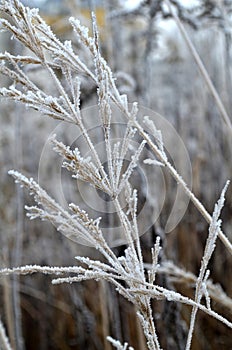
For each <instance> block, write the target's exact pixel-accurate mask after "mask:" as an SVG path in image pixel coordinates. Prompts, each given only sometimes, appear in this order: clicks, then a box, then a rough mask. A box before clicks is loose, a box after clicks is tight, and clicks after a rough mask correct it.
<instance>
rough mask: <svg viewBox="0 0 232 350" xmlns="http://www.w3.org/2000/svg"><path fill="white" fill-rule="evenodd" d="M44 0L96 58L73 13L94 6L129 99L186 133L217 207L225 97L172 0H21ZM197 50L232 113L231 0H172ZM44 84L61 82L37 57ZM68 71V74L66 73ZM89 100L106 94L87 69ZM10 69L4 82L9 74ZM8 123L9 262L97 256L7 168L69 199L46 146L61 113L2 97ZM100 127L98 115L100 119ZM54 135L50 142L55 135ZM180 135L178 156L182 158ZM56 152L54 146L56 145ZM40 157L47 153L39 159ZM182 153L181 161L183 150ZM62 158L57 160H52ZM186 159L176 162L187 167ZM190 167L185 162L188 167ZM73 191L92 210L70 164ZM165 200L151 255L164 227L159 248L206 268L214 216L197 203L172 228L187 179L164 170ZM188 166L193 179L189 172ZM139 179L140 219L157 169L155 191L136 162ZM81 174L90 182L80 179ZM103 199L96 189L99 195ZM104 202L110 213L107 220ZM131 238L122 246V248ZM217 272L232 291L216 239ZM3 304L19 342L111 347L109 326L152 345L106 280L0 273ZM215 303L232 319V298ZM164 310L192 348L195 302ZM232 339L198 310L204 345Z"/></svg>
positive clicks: (61, 33) (3, 231) (169, 328)
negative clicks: (59, 225) (56, 280)
mask: <svg viewBox="0 0 232 350" xmlns="http://www.w3.org/2000/svg"><path fill="white" fill-rule="evenodd" d="M22 2H23V3H24V4H25V5H27V6H30V7H39V8H40V14H41V16H42V17H43V18H44V19H45V20H46V21H47V23H48V24H49V25H50V26H51V28H52V29H53V31H54V32H55V33H56V35H57V36H58V37H59V38H60V39H61V40H73V43H74V46H75V49H76V50H77V51H78V53H79V54H80V56H81V57H82V58H83V59H86V63H87V65H88V66H90V67H93V62H91V61H89V62H88V60H89V58H88V56H87V53H86V52H85V50H84V49H83V47H81V46H80V44H79V42H78V41H77V39H76V37H75V35H74V34H73V32H72V28H71V25H70V24H69V22H68V18H69V17H70V16H73V17H77V18H79V19H80V20H81V22H82V24H84V25H86V26H88V27H89V28H90V31H91V11H95V13H96V16H97V22H98V27H99V32H100V40H101V51H102V54H103V56H104V57H105V58H106V60H107V61H108V63H109V65H110V66H111V68H112V70H113V72H114V74H115V77H116V78H117V86H118V87H119V90H120V93H126V94H128V99H129V101H130V102H133V101H138V102H139V104H140V105H141V106H143V107H145V108H149V109H150V110H152V111H153V112H155V113H158V114H160V115H162V116H163V117H164V118H165V119H166V120H167V121H168V122H169V123H170V124H171V125H172V126H173V127H174V128H175V130H176V132H177V134H178V135H179V137H180V138H181V139H182V140H183V143H184V146H185V148H186V151H187V154H188V156H189V158H190V161H191V170H192V188H193V192H194V193H195V195H196V196H197V197H198V198H199V199H200V200H201V201H202V203H203V204H204V206H205V207H206V209H207V210H208V211H209V212H212V211H213V208H214V204H215V202H216V201H217V199H218V197H219V195H220V192H221V190H222V187H223V186H224V184H225V182H226V180H227V179H231V173H232V159H231V154H232V153H231V151H232V142H231V132H230V131H229V130H228V127H227V126H226V125H225V123H224V122H223V120H222V118H221V116H220V112H219V110H218V108H217V106H216V104H215V101H214V99H213V97H212V95H211V93H210V91H209V90H208V88H207V86H206V84H205V81H204V79H203V77H202V75H201V74H200V73H199V69H198V67H197V66H196V63H195V61H194V59H193V57H192V54H191V52H190V51H189V49H188V47H187V46H186V43H185V41H184V39H183V37H182V35H181V33H180V31H179V29H178V28H177V26H176V23H175V21H174V20H173V19H172V17H171V16H170V13H169V11H168V8H167V6H166V5H165V4H164V2H163V1H161V0H160V1H157V0H156V1H154V0H147V1H119V0H112V1H107V0H105V1H104V0H102V1H100V0H99V1H97V0H89V1H78V0H62V1H61V0H60V1H59V0H40V1H39V0H30V1H26V0H25V1H22ZM172 3H173V4H174V8H175V11H176V13H178V15H179V17H180V19H181V21H182V23H183V24H184V26H185V29H186V30H187V32H188V34H189V36H190V38H191V40H192V42H193V43H194V45H195V47H196V49H197V52H198V53H199V55H200V57H201V58H202V60H203V63H204V65H205V67H206V69H207V71H208V73H209V75H210V77H211V79H212V82H213V84H214V86H215V87H216V89H217V91H218V92H219V95H220V97H221V99H222V101H223V104H224V106H225V108H226V110H227V112H228V114H229V116H230V117H231V106H232V98H231V87H232V80H231V78H232V61H231V57H232V51H231V50H232V48H231V40H232V36H231V34H232V2H231V1H230V0H220V1H219V0H218V1H217V0H207V1H184V0H182V1H181V0H177V1H172ZM11 39H12V38H11V37H10V35H8V34H7V33H0V48H1V51H2V52H4V51H5V50H7V51H9V52H11V53H14V54H25V51H24V50H25V49H23V48H22V47H21V45H20V44H18V43H17V42H16V41H14V40H11ZM29 74H30V75H31V76H33V80H34V81H36V82H37V83H38V84H39V85H40V86H41V87H44V88H45V89H46V90H49V91H50V93H51V94H52V91H53V89H54V87H53V85H52V83H51V84H49V80H48V79H47V76H46V74H45V73H42V74H41V71H39V70H38V69H37V70H35V71H32V72H31V71H30V72H29ZM60 78H61V79H62V77H60ZM82 80H83V81H82V94H81V106H82V108H83V109H86V110H88V107H91V106H93V105H95V104H96V103H97V100H96V87H95V86H94V85H93V84H92V83H91V82H90V81H88V79H87V78H83V79H82ZM8 84H9V82H8V81H7V78H5V77H1V83H0V85H1V86H5V85H8ZM0 113H1V128H0V186H1V188H0V220H1V225H0V246H1V250H0V263H1V267H4V266H16V265H17V266H18V265H23V264H40V265H58V266H68V265H74V264H76V262H75V259H74V257H75V256H77V255H88V256H89V257H92V258H99V259H100V257H99V256H98V253H96V251H95V250H94V249H93V248H90V247H86V246H84V245H81V244H77V243H73V242H71V241H68V240H67V239H66V238H64V237H63V236H62V235H61V234H60V233H58V232H56V230H55V228H54V227H53V226H52V225H51V224H49V223H46V222H42V223H41V222H39V221H33V222H31V221H29V220H28V219H27V218H26V216H25V210H24V205H25V204H26V203H27V204H31V203H33V201H32V199H31V198H29V196H28V195H27V193H25V191H23V190H22V189H21V188H19V186H15V185H14V183H13V180H12V179H11V178H10V177H9V176H8V174H7V172H8V170H10V169H17V170H19V171H22V172H23V173H24V174H26V175H28V176H32V177H33V178H35V179H38V176H39V178H40V179H39V180H40V183H41V184H42V185H43V186H44V187H45V188H46V190H48V192H49V193H51V194H52V195H53V196H54V197H55V198H56V199H57V200H59V199H60V200H61V201H62V198H61V195H60V193H59V191H58V189H59V188H60V187H59V185H58V183H56V181H54V179H56V176H57V166H56V165H55V164H58V165H59V166H58V168H59V167H60V163H59V162H60V160H59V158H58V157H57V156H56V155H53V154H52V152H49V151H47V146H46V145H47V139H48V136H49V135H50V134H51V133H54V130H55V131H57V133H58V134H59V135H61V139H62V141H63V142H64V143H65V142H67V143H68V141H69V137H68V136H67V135H69V134H68V130H67V129H65V130H66V131H65V132H64V129H63V124H59V125H58V123H57V122H56V121H54V120H49V119H47V118H44V117H41V116H40V115H39V113H36V112H34V111H32V110H26V109H25V108H24V106H21V105H18V104H17V105H16V104H14V103H12V102H9V101H5V100H1V105H0ZM90 127H91V125H90ZM45 146H46V147H45ZM178 151H179V150H178V147H175V143H174V144H173V150H172V157H174V158H175V164H178V165H180V169H181V166H182V165H183V168H184V166H185V165H184V164H182V162H183V159H182V158H181V157H180V155H179V153H178ZM46 152H47V153H46ZM41 157H42V160H41ZM176 159H178V161H176ZM53 164H54V166H53ZM177 168H178V167H177ZM180 172H181V171H180ZM61 179H62V189H63V193H64V194H63V196H64V197H65V199H66V200H67V201H69V200H70V199H72V198H74V199H72V200H76V203H78V204H79V205H80V206H81V207H83V208H84V209H86V210H87V211H88V209H89V208H88V202H86V201H85V200H83V198H81V195H80V193H79V191H77V189H76V185H75V184H74V185H73V183H72V180H70V176H69V174H68V176H67V174H66V173H65V172H62V173H61ZM163 179H164V181H165V188H166V192H165V200H164V204H163V206H162V211H161V213H160V216H159V218H158V220H156V222H154V223H153V225H151V226H150V227H149V229H148V231H147V232H146V233H145V234H144V235H143V236H142V237H141V241H142V246H143V250H144V260H145V261H146V262H147V263H149V262H150V253H149V252H150V248H151V247H152V246H153V244H154V242H155V238H156V235H157V234H160V235H161V237H162V244H163V253H162V257H161V259H164V260H166V259H170V260H172V261H174V263H175V264H176V265H177V266H180V267H182V268H184V269H186V270H188V271H191V272H192V273H194V274H196V275H197V274H198V271H199V267H200V261H201V257H202V254H203V249H204V244H205V240H206V237H207V230H208V225H207V223H206V222H205V220H204V219H203V218H202V217H201V215H200V214H199V213H198V211H197V210H196V209H195V208H194V207H193V205H192V204H191V203H190V204H189V206H188V209H187V211H186V214H185V216H184V217H183V219H182V220H181V222H180V223H179V224H178V225H177V226H176V227H175V229H173V230H172V231H171V232H170V233H168V234H165V233H164V227H165V225H166V222H167V219H168V217H169V215H170V211H171V209H172V206H173V203H174V200H175V196H176V192H177V185H176V184H175V183H174V181H173V180H172V179H171V177H170V175H169V174H168V173H166V172H165V171H164V172H163ZM190 180H191V179H190V178H189V179H188V178H187V179H186V181H188V182H190V183H191V181H190ZM133 181H134V182H133V184H134V186H135V187H136V188H138V189H140V197H139V206H140V208H139V210H142V209H141V208H143V207H144V206H145V204H146V203H147V207H146V210H144V211H143V214H142V216H140V219H141V220H143V221H144V222H146V221H147V220H149V218H150V216H151V215H153V214H154V211H155V210H156V209H157V208H156V204H157V203H158V202H159V196H160V193H159V179H157V178H156V174H155V172H153V171H152V170H151V171H150V172H149V174H148V175H147V178H146V181H147V182H150V183H151V184H152V187H154V188H156V191H154V193H153V192H152V198H151V195H149V194H151V193H149V191H147V189H146V188H143V187H142V186H141V176H140V175H139V173H137V175H136V174H135V177H134V180H133ZM80 186H81V185H80ZM231 195H232V190H231V186H230V188H229V190H228V193H227V201H226V204H225V207H224V209H223V212H222V219H223V225H222V227H223V230H224V232H226V234H227V235H228V237H229V239H230V240H231V239H232V233H231V227H232V226H231V224H232V216H231V214H232V201H231ZM96 200H97V199H96ZM108 222H109V218H108V216H107V214H106V216H105V217H103V223H104V224H105V225H106V227H107V223H108ZM124 249H125V247H124V246H119V247H116V248H114V250H115V253H116V254H118V255H120V254H122V253H123V250H124ZM210 270H211V278H212V279H213V281H214V282H215V283H219V284H220V285H221V287H222V288H223V290H224V291H225V292H226V293H227V295H228V296H230V297H232V279H231V275H232V258H231V256H230V254H229V253H228V252H227V251H226V248H225V247H224V246H223V244H222V243H221V242H220V241H218V242H217V248H216V251H215V254H214V256H213V258H212V260H211V262H210ZM157 278H158V281H157V282H158V283H159V284H161V285H163V286H165V287H167V288H175V289H176V290H177V291H180V292H181V293H183V294H184V295H187V296H190V297H194V290H193V288H192V286H191V285H188V284H186V283H174V282H172V281H171V280H170V279H169V278H168V277H167V276H165V275H159V276H158V277H157ZM0 295H1V300H2V302H1V305H0V309H1V310H0V311H1V315H2V319H3V321H4V324H5V325H6V328H7V332H8V335H9V337H10V340H11V343H12V346H13V348H14V349H18V350H24V349H25V350H27V349H33V350H45V349H51V350H53V349H54V350H55V349H56V350H59V349H62V350H66V349H67V350H68V349H76V350H80V349H81V350H83V349H89V350H100V349H105V350H109V349H111V346H110V345H109V344H108V343H107V342H106V340H105V338H106V336H107V335H111V336H112V337H114V338H117V339H119V340H122V341H127V342H128V343H129V344H130V345H131V346H134V348H135V349H136V350H140V349H141V350H143V349H146V343H145V339H144V337H143V333H142V330H141V328H140V325H139V323H138V322H137V320H136V317H135V310H134V307H133V306H132V305H130V304H129V303H127V302H126V301H125V300H124V299H122V298H121V297H120V296H118V295H117V293H116V292H115V291H114V289H113V288H112V287H111V286H110V285H109V284H106V283H105V282H98V283H97V282H93V281H91V282H84V283H80V284H75V285H59V286H52V285H51V278H50V277H46V276H40V275H32V276H26V277H25V276H23V277H20V278H19V277H17V276H16V277H13V278H7V277H5V278H1V280H0ZM213 308H214V309H215V310H216V311H218V312H219V313H221V314H223V315H225V316H226V317H228V318H229V319H230V320H231V319H232V315H231V313H232V305H231V304H230V307H227V308H225V307H222V306H221V305H220V303H213ZM153 309H154V315H155V320H156V325H157V329H158V334H159V337H160V340H161V346H162V347H163V348H165V349H170V350H172V349H173V350H175V349H184V347H185V340H186V334H187V330H188V323H189V318H190V312H191V309H190V308H188V307H187V306H180V305H176V304H174V303H170V302H162V303H161V302H159V303H157V302H154V303H153ZM230 348H232V340H231V332H230V330H229V329H227V328H226V327H225V326H224V325H222V324H221V323H219V322H217V321H215V320H213V319H212V318H210V317H206V315H204V314H202V313H200V312H199V314H198V316H197V323H196V330H195V333H194V338H193V346H192V349H194V350H197V349H198V350H201V349H202V350H203V349H204V350H211V349H212V350H214V349H215V350H216V349H221V350H224V349H230Z"/></svg>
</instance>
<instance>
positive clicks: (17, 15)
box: [0, 0, 232, 350]
mask: <svg viewBox="0 0 232 350" xmlns="http://www.w3.org/2000/svg"><path fill="white" fill-rule="evenodd" d="M0 10H1V11H3V12H4V13H5V14H6V15H7V16H8V19H1V26H2V28H4V29H6V30H8V31H10V32H11V34H12V35H13V37H14V38H15V39H17V40H19V41H20V42H21V43H22V44H23V45H24V46H25V47H27V49H29V50H30V51H31V52H32V55H31V56H30V55H29V54H28V55H27V56H14V55H12V54H11V53H9V52H5V53H3V54H1V55H0V60H1V66H0V71H1V73H2V74H5V75H6V76H8V77H9V78H10V79H11V80H12V85H11V86H10V87H7V88H2V89H1V90H0V94H1V96H3V97H5V98H10V99H12V100H14V101H17V102H21V103H23V104H25V105H26V106H27V107H29V108H32V109H34V110H38V111H39V112H40V113H41V114H42V115H46V116H48V117H50V118H54V119H57V120H62V121H65V122H68V123H72V124H75V125H77V126H78V127H79V129H80V131H81V133H82V135H83V137H84V139H85V141H86V144H87V145H88V148H89V151H90V154H91V158H90V157H89V158H85V157H83V155H82V154H81V151H80V149H78V148H76V149H74V150H72V149H71V148H70V147H69V146H67V145H65V144H63V143H62V142H61V141H60V140H57V139H56V136H55V135H54V137H53V138H52V139H51V143H52V145H53V148H54V150H55V152H57V153H58V154H59V155H60V156H62V157H63V158H64V162H63V167H65V168H66V169H67V170H68V171H70V172H71V174H72V176H73V177H74V178H77V179H80V180H82V181H85V182H88V183H89V184H90V185H91V186H93V187H94V188H96V189H97V190H100V191H102V192H103V193H106V194H107V195H108V196H110V197H111V200H112V202H113V204H114V206H115V209H116V212H117V214H118V219H119V220H120V223H121V226H122V228H123V234H124V237H125V239H126V242H127V245H128V247H127V249H126V250H125V253H124V255H123V256H120V257H117V256H116V255H115V253H114V251H113V250H112V249H111V248H110V246H109V244H108V243H107V241H106V239H105V237H104V235H103V232H102V228H101V218H100V217H99V218H95V219H92V218H90V217H89V216H88V214H87V213H86V212H85V211H83V210H82V209H81V208H80V207H79V206H78V205H77V204H74V203H70V204H69V210H66V209H64V208H63V207H62V206H61V205H60V204H58V203H57V202H56V201H55V200H54V199H53V198H51V196H50V195H49V194H48V193H47V192H46V191H45V190H44V189H42V188H41V187H40V186H39V185H38V184H37V183H36V182H35V181H34V180H33V179H32V178H30V179H28V178H26V177H25V176H24V175H22V174H20V173H19V172H18V171H15V170H11V171H9V174H10V175H12V176H13V177H14V178H15V181H16V182H17V183H19V184H20V185H21V186H23V187H25V188H26V189H27V190H28V191H29V193H30V194H31V195H33V196H34V199H35V201H36V203H37V204H36V205H35V206H31V207H28V206H26V210H27V211H28V213H27V216H28V217H29V218H30V219H35V218H40V219H42V220H48V221H50V222H52V223H53V224H54V225H55V226H56V227H57V230H59V231H60V232H62V233H63V234H64V235H65V236H66V237H68V238H70V239H72V240H74V241H79V240H80V238H81V239H82V240H83V241H84V242H86V243H88V244H90V245H91V246H94V247H95V248H96V249H97V250H98V251H99V252H100V253H101V254H102V256H103V257H104V262H103V261H98V260H93V259H90V258H88V257H76V260H77V261H78V263H79V265H77V266H70V267H50V266H48V267H47V266H36V265H34V266H24V267H16V268H12V269H2V270H1V271H0V273H1V275H6V274H11V273H19V274H30V273H34V272H40V273H44V274H53V275H57V277H56V278H54V279H53V281H52V282H53V284H60V283H73V282H80V281H84V280H89V279H95V280H99V279H102V280H106V281H108V282H110V283H111V284H113V285H114V286H115V288H116V290H117V291H118V293H120V294H121V295H122V296H124V297H125V298H126V299H127V300H128V301H129V302H131V303H132V304H134V305H135V307H136V310H137V316H138V318H139V320H140V322H141V325H142V327H143V331H144V334H145V337H146V341H147V347H148V349H150V350H151V349H152V350H158V349H161V346H160V343H159V337H158V334H157V330H156V326H155V322H154V318H153V313H152V308H151V299H155V300H157V302H158V301H159V300H168V301H174V302H178V303H183V304H186V305H189V306H190V307H192V315H191V320H190V327H189V334H188V340H187V344H186V349H190V346H191V340H192V335H193V331H194V325H195V321H196V314H197V311H198V310H201V311H203V312H205V313H206V314H208V315H209V316H211V317H214V318H215V319H217V320H218V321H220V322H222V323H224V324H225V325H226V326H228V327H230V328H232V323H231V322H230V321H229V320H227V319H226V318H225V317H223V316H221V315H219V314H218V313H216V312H215V311H213V310H212V309H211V305H210V299H211V297H212V298H213V297H215V290H216V289H215V287H214V285H213V284H212V283H211V282H210V281H208V277H209V271H208V270H207V265H208V263H209V260H210V258H211V256H212V254H213V251H214V248H215V245H216V239H217V237H219V238H220V239H221V240H222V242H223V243H224V244H225V246H226V247H227V249H228V250H229V251H230V253H232V248H231V243H230V242H229V240H228V239H227V237H226V236H225V234H224V233H223V232H222V230H221V226H220V224H221V222H220V220H219V215H220V212H221V209H222V207H223V203H224V198H225V192H226V189H227V186H228V183H227V184H226V186H225V188H224V189H223V191H222V194H221V197H220V199H219V202H218V203H217V204H216V205H215V210H214V213H213V215H212V216H211V215H210V214H209V213H208V212H207V211H206V209H205V208H204V206H203V205H202V203H200V201H199V200H198V199H197V198H196V197H195V196H194V194H193V193H192V192H191V191H190V189H189V188H188V187H187V185H186V184H185V182H184V180H183V179H182V178H181V176H180V175H179V174H178V172H177V171H176V169H175V168H174V167H173V166H172V165H171V163H170V162H169V160H168V157H167V155H166V153H165V147H164V145H163V141H162V135H161V132H160V131H159V130H157V129H156V127H155V125H154V123H153V122H152V121H151V120H150V119H149V117H147V116H145V117H144V125H146V127H147V128H148V129H149V130H150V134H148V133H147V132H146V131H145V130H144V127H143V125H141V124H140V123H139V121H138V119H137V114H138V105H137V103H133V104H132V107H131V108H130V106H129V104H128V101H127V96H126V95H120V93H119V90H118V89H117V86H116V84H115V79H114V76H113V73H112V71H111V69H110V67H109V66H108V64H107V62H106V61H105V60H104V58H103V57H102V55H101V53H100V49H99V39H98V31H97V27H96V20H95V17H94V15H93V36H90V35H89V33H88V30H87V28H85V27H83V26H82V25H81V24H80V22H79V20H77V19H75V18H70V24H71V25H72V27H73V29H74V31H75V33H76V35H77V37H78V39H79V41H80V42H81V43H82V44H83V45H84V47H85V49H87V50H88V53H89V56H90V57H91V58H92V62H93V65H92V66H91V67H87V65H86V64H85V62H83V61H82V60H81V58H80V57H79V56H78V53H77V52H76V51H75V50H74V48H73V45H72V43H71V42H70V41H66V42H64V43H63V42H61V41H60V40H59V39H58V38H57V37H56V36H55V35H54V33H53V32H52V30H51V28H50V27H49V26H48V25H47V24H46V23H45V22H44V20H43V19H42V18H41V17H40V16H39V13H38V10H36V9H29V8H26V7H24V6H23V5H22V4H21V3H20V2H19V1H18V0H7V1H4V0H1V5H0ZM32 66H41V67H42V68H43V69H45V70H46V71H47V73H48V74H49V76H50V79H52V80H53V82H54V85H55V86H56V89H57V94H56V96H51V95H48V94H47V93H46V92H45V91H43V90H41V88H40V87H39V86H38V85H36V84H35V83H34V82H33V81H32V80H31V79H30V78H29V75H28V74H27V70H26V69H25V67H32ZM93 67H94V68H93ZM58 72H61V73H62V75H63V77H64V79H65V83H63V82H62V81H61V80H60V79H59V78H58ZM83 74H84V75H85V76H86V77H88V79H91V80H92V81H93V82H94V84H95V85H96V93H97V97H98V107H99V118H100V120H101V124H102V130H103V134H104V142H105V149H106V155H107V167H103V165H102V163H101V160H100V155H99V154H98V152H97V151H96V149H95V146H94V142H93V140H92V139H91V137H90V135H89V133H88V130H87V128H86V125H85V120H84V119H83V118H82V113H81V109H80V79H79V77H80V76H81V75H83ZM112 105H116V106H117V108H119V109H120V111H121V113H122V114H123V115H124V117H125V121H126V123H127V126H126V128H125V131H124V137H123V140H122V142H121V143H115V144H113V142H112V140H111V120H112V113H113V112H112ZM136 133H137V134H140V136H141V137H142V141H141V143H140V145H139V146H138V148H137V149H136V150H134V151H131V146H130V143H131V141H132V140H133V138H134V137H135V134H136ZM145 144H148V145H149V146H150V149H151V150H152V152H153V153H154V156H156V157H157V158H158V161H156V160H154V159H147V160H146V161H145V163H146V164H148V165H150V166H154V165H155V166H161V165H162V166H165V167H166V168H167V169H168V170H169V172H170V174H171V175H172V176H173V177H174V179H175V180H176V181H177V182H178V183H179V186H182V187H183V189H184V190H185V192H186V194H187V195H188V196H189V198H190V199H191V201H192V202H193V204H194V205H195V206H196V208H197V209H198V210H199V211H200V212H201V214H202V215H203V217H204V218H205V219H206V220H207V221H208V223H209V224H210V227H209V235H208V239H207V242H206V247H205V251H204V255H203V258H202V263H201V268H200V273H199V276H198V278H196V277H195V276H193V275H189V276H188V273H187V272H186V273H185V274H184V273H183V274H182V273H180V269H179V270H178V267H175V266H174V265H171V263H170V264H169V265H168V264H167V263H166V265H163V266H162V265H161V266H159V263H158V261H159V252H160V249H161V247H160V238H159V237H157V239H156V243H155V245H154V247H153V248H152V250H151V256H152V263H151V265H149V266H147V265H146V266H145V265H144V262H143V254H142V249H141V243H140V238H139V228H138V222H137V201H138V196H137V190H136V189H134V188H133V187H132V184H131V183H130V179H131V176H132V174H133V172H134V169H135V167H136V165H137V164H138V161H139V158H140V156H141V153H142V151H143V149H144V146H145ZM131 152H132V153H131ZM126 154H131V160H130V162H129V163H128V164H127V165H126V166H125V164H124V159H125V156H126ZM122 192H124V193H125V198H126V202H127V211H125V210H123V206H122V203H121V200H120V194H121V193H122ZM146 270H147V272H146ZM160 272H162V273H167V274H171V275H174V276H175V275H176V276H178V273H179V274H181V275H182V276H183V278H185V277H186V276H187V277H186V279H187V278H191V279H192V281H194V283H195V285H196V291H195V299H194V300H192V299H190V298H187V297H185V296H184V295H181V294H179V293H177V292H175V291H174V290H169V289H167V288H164V287H161V286H160V285H158V284H157V282H156V274H157V273H160ZM177 278H178V277H177ZM203 297H205V300H206V304H204V303H202V298H203ZM229 304H230V305H231V301H230V299H229V298H228V300H227V305H229ZM108 340H109V341H110V342H111V343H112V345H113V346H114V347H115V348H117V349H127V346H128V345H127V344H126V343H125V344H124V345H122V344H121V343H120V342H119V341H117V340H114V339H112V338H110V337H109V338H108ZM129 349H132V348H130V347H129Z"/></svg>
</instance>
